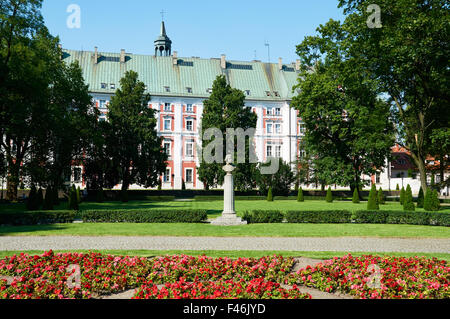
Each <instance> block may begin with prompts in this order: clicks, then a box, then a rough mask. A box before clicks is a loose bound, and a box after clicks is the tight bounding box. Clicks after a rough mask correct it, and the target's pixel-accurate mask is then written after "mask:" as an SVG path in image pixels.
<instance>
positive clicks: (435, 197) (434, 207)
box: [431, 190, 441, 212]
mask: <svg viewBox="0 0 450 319" xmlns="http://www.w3.org/2000/svg"><path fill="white" fill-rule="evenodd" d="M431 195H432V196H431V211H433V212H434V211H438V210H440V209H441V202H440V201H439V194H438V192H437V190H433V193H432V194H431Z"/></svg>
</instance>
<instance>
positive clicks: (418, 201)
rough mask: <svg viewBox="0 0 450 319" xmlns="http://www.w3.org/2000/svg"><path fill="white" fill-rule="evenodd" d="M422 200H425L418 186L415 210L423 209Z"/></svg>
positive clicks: (421, 189)
mask: <svg viewBox="0 0 450 319" xmlns="http://www.w3.org/2000/svg"><path fill="white" fill-rule="evenodd" d="M424 200H425V195H424V193H423V188H422V186H420V190H419V196H418V197H417V208H423V202H424Z"/></svg>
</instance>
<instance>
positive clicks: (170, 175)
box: [163, 168, 172, 184]
mask: <svg viewBox="0 0 450 319" xmlns="http://www.w3.org/2000/svg"><path fill="white" fill-rule="evenodd" d="M167 172H169V174H167ZM167 178H168V179H169V180H167ZM163 183H167V184H168V183H172V169H171V168H166V171H165V172H164V174H163Z"/></svg>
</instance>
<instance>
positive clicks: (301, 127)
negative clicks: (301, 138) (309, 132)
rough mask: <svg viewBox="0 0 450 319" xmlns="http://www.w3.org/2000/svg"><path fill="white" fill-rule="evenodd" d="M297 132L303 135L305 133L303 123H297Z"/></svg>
mask: <svg viewBox="0 0 450 319" xmlns="http://www.w3.org/2000/svg"><path fill="white" fill-rule="evenodd" d="M298 130H299V132H300V134H302V135H303V134H305V133H306V124H305V123H299V124H298Z"/></svg>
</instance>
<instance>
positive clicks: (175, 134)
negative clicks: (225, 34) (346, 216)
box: [63, 22, 304, 189]
mask: <svg viewBox="0 0 450 319" xmlns="http://www.w3.org/2000/svg"><path fill="white" fill-rule="evenodd" d="M63 59H64V61H66V62H67V63H71V62H73V61H75V60H77V61H78V62H79V64H80V66H81V68H82V70H83V75H84V78H85V81H86V82H87V84H89V88H90V93H91V95H92V96H93V98H94V100H95V104H96V106H97V107H98V109H99V110H100V112H101V113H102V115H101V117H100V120H106V113H107V105H108V103H109V101H110V99H111V96H112V95H113V94H114V92H115V90H116V89H117V88H118V86H119V83H120V79H121V78H122V77H123V75H124V74H125V72H126V71H129V70H133V71H136V72H138V74H139V79H140V81H142V82H144V83H145V85H146V87H147V90H148V93H149V94H150V95H151V97H152V99H151V101H150V103H149V107H151V108H153V109H155V110H157V111H158V112H157V117H158V126H157V130H158V134H159V135H160V136H161V137H163V146H164V149H165V150H166V152H167V153H168V155H169V161H168V165H167V170H166V173H165V174H164V176H162V181H163V184H162V188H163V189H181V187H182V181H183V180H184V182H185V184H186V188H188V189H201V188H203V185H202V183H201V181H200V180H199V179H198V177H197V167H198V166H199V159H198V156H197V148H198V147H199V145H201V140H200V136H199V132H198V128H199V125H200V123H201V117H202V113H203V101H204V100H205V99H208V97H209V95H210V94H211V92H212V84H213V82H214V80H215V79H216V77H217V76H218V75H224V76H225V77H226V79H227V81H228V83H229V84H230V85H231V86H232V87H233V88H237V89H239V90H241V91H243V92H244V94H245V96H246V101H245V105H246V107H249V108H251V109H252V111H253V112H255V113H256V114H257V115H258V124H257V128H256V136H255V143H256V154H257V156H258V159H259V161H265V160H266V158H267V157H268V156H271V157H281V158H283V159H284V161H286V162H288V163H291V162H293V161H295V160H296V159H297V158H298V156H301V155H302V151H301V150H300V147H299V143H300V140H301V138H302V135H303V133H304V127H303V125H302V121H301V118H300V117H299V116H298V113H297V111H296V110H294V109H291V108H290V102H291V100H292V97H293V95H294V93H293V91H292V88H293V86H294V85H295V84H296V83H297V76H298V71H299V67H300V64H299V61H297V62H295V63H291V64H283V61H282V59H281V58H280V59H279V62H278V63H263V62H261V61H257V60H255V61H229V60H227V59H226V56H225V55H222V56H221V57H220V58H211V59H200V58H197V57H191V58H184V57H179V56H178V54H177V52H172V41H171V40H170V39H169V37H168V36H167V34H166V28H165V25H164V22H162V24H161V34H160V36H159V37H158V38H157V39H156V41H155V54H154V55H136V54H131V53H126V52H125V50H121V52H120V53H105V52H99V51H98V49H97V48H95V51H94V52H86V51H72V50H63ZM72 178H73V179H74V180H73V182H75V183H79V184H81V185H82V180H81V168H77V169H76V172H75V174H74V176H73V177H72ZM133 188H138V187H133Z"/></svg>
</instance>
